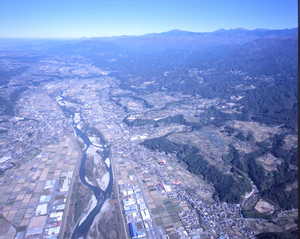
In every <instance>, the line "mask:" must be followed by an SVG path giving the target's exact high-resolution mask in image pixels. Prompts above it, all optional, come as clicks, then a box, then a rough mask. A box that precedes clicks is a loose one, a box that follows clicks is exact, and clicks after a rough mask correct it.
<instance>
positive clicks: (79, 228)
mask: <svg viewBox="0 0 300 239" xmlns="http://www.w3.org/2000/svg"><path fill="white" fill-rule="evenodd" d="M63 111H66V109H63ZM66 113H70V112H66ZM69 115H70V114H69ZM71 115H72V119H73V128H74V131H75V134H76V136H77V137H79V138H81V139H82V141H83V143H84V149H83V152H82V158H81V162H80V169H79V178H80V181H81V183H82V184H83V185H84V186H86V187H87V188H89V189H90V190H91V191H92V192H93V194H94V196H95V197H96V200H97V204H96V206H95V207H94V208H93V209H92V210H91V211H90V213H89V214H88V215H87V216H86V218H85V219H84V220H83V221H82V222H77V225H76V226H75V228H74V230H73V233H72V237H71V238H72V239H79V238H86V236H87V234H88V231H89V229H90V227H91V225H92V223H93V221H94V219H95V217H96V215H97V214H98V213H99V212H100V210H101V208H102V206H103V204H104V202H105V200H106V199H107V198H109V197H110V196H111V194H112V187H113V173H112V168H111V164H110V165H109V166H108V165H106V164H105V165H106V169H107V171H108V172H109V183H108V185H107V187H106V189H105V190H102V189H101V188H100V187H98V186H95V185H92V184H90V183H89V182H88V181H87V180H86V160H87V150H88V148H89V147H90V146H91V145H93V143H92V142H91V141H90V140H89V137H88V136H87V134H86V133H85V132H83V131H82V130H81V129H79V128H78V127H77V124H76V123H75V122H74V114H71ZM98 134H101V133H100V132H98ZM99 141H100V144H101V145H103V146H104V147H102V149H103V151H102V152H101V158H102V160H103V161H105V160H106V159H107V158H108V157H110V154H111V152H110V147H109V146H107V144H106V142H105V139H104V137H103V136H102V135H100V137H99ZM93 146H94V147H97V146H96V145H93ZM98 148H99V146H98ZM79 221H80V220H79Z"/></svg>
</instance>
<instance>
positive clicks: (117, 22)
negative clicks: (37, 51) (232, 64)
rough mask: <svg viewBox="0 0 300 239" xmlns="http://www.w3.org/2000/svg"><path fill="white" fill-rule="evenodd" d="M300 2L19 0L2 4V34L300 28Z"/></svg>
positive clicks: (53, 35) (66, 35) (58, 35)
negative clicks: (299, 22) (299, 24)
mask: <svg viewBox="0 0 300 239" xmlns="http://www.w3.org/2000/svg"><path fill="white" fill-rule="evenodd" d="M297 9H298V6H297V1H294V0H288V1H283V0H278V1H276V4H274V2H273V1H270V0H265V1H258V0H253V1H244V2H243V4H239V1H237V0H230V1H216V0H214V1H202V2H199V1H196V0H190V1H189V2H188V3H185V2H183V1H177V0H175V1H170V0H167V1H163V2H161V1H156V0H154V1H151V2H149V1H136V0H132V1H129V0H112V1H99V0H90V1H87V2H83V1H79V0H73V1H71V0H64V1H58V0H52V1H50V0H46V1H42V2H41V1H38V0H28V1H26V4H20V1H18V0H3V1H2V2H1V9H0V15H1V30H0V37H1V38H80V37H106V36H121V35H143V34H148V33H159V32H166V31H170V30H172V29H180V30H184V31H192V32H212V31H216V30H219V29H235V28H246V29H257V28H264V29H286V28H295V27H297Z"/></svg>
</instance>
